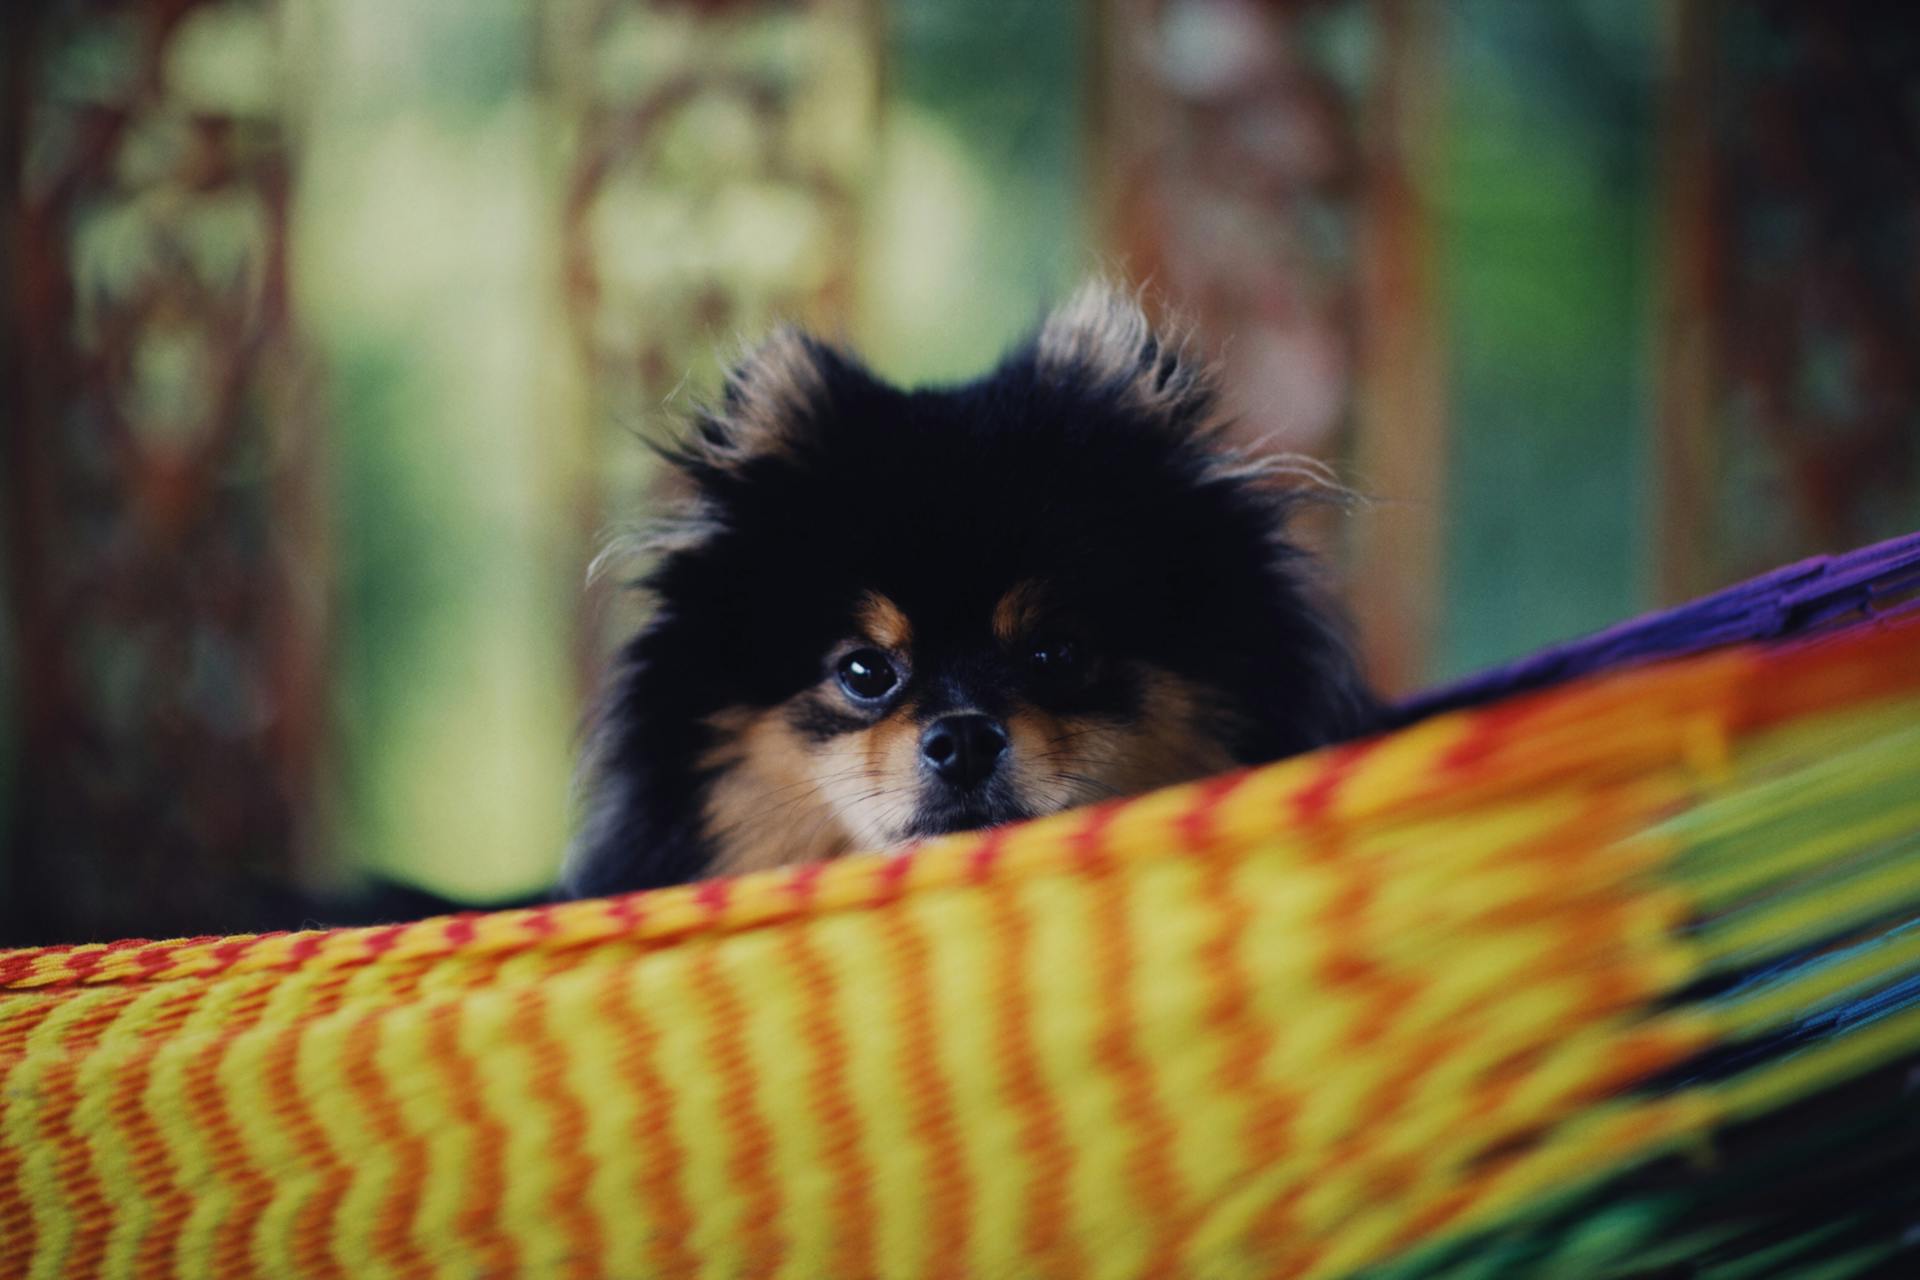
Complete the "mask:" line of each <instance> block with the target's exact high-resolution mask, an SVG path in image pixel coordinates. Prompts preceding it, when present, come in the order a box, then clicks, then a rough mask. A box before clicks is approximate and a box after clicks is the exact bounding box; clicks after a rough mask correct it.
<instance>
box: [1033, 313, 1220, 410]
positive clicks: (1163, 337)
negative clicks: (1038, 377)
mask: <svg viewBox="0 0 1920 1280" xmlns="http://www.w3.org/2000/svg"><path fill="white" fill-rule="evenodd" d="M1194 347H1195V342H1194V338H1193V333H1192V330H1191V329H1190V328H1189V327H1188V326H1187V325H1186V324H1185V323H1183V322H1180V321H1177V320H1176V321H1173V322H1170V323H1168V324H1166V325H1164V326H1162V327H1161V328H1160V329H1159V330H1156V329H1155V328H1154V327H1153V325H1152V324H1151V323H1150V322H1149V321H1148V319H1147V314H1146V312H1145V311H1144V310H1143V309H1142V308H1141V306H1140V302H1139V300H1138V298H1136V297H1135V296H1134V295H1133V294H1131V293H1128V292H1126V291H1123V290H1121V289H1120V288H1118V287H1116V286H1114V285H1113V284H1111V283H1109V282H1107V281H1104V280H1093V281H1089V282H1088V283H1087V284H1084V285H1082V286H1081V287H1080V288H1079V290H1078V291H1076V292H1075V293H1074V295H1073V297H1071V298H1070V299H1068V301H1067V302H1066V304H1065V305H1063V306H1062V307H1061V308H1060V309H1059V310H1057V311H1055V312H1054V313H1053V314H1052V315H1051V316H1049V317H1047V321H1046V323H1045V324H1043V325H1042V326H1041V327H1040V332H1039V334H1038V335H1037V336H1036V337H1035V339H1034V353H1035V356H1036V357H1037V359H1038V362H1039V365H1040V368H1041V369H1042V370H1044V371H1046V372H1047V373H1049V374H1051V375H1052V376H1054V377H1058V378H1066V379H1078V380H1081V381H1084V382H1088V383H1091V384H1092V385H1094V386H1097V387H1100V388H1102V389H1105V390H1108V391H1112V392H1115V393H1117V394H1118V395H1119V396H1120V397H1121V399H1122V400H1123V401H1124V402H1126V403H1128V404H1131V405H1133V406H1134V407H1136V408H1139V409H1142V410H1144V411H1146V412H1147V413H1149V414H1152V415H1153V416H1155V417H1158V418H1161V419H1163V420H1165V421H1167V422H1169V423H1174V424H1178V425H1180V426H1182V427H1184V428H1187V429H1189V430H1205V429H1208V428H1211V427H1215V426H1217V425H1218V422H1217V419H1216V412H1217V411H1216V406H1217V404H1218V400H1219V397H1218V394H1217V392H1218V376H1217V371H1216V370H1215V369H1214V367H1213V366H1212V365H1210V364H1208V363H1207V362H1206V361H1205V360H1203V359H1200V358H1199V357H1198V356H1197V355H1196V354H1195V351H1194Z"/></svg>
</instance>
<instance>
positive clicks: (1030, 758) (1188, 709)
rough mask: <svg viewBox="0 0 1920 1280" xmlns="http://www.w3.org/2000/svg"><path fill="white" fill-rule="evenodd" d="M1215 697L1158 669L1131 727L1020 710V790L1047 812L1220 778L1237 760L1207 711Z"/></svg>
mask: <svg viewBox="0 0 1920 1280" xmlns="http://www.w3.org/2000/svg"><path fill="white" fill-rule="evenodd" d="M1212 700H1213V695H1212V694H1211V693H1210V692H1209V691H1208V690H1207V689H1205V688H1204V687H1202V686H1200V685H1196V684H1194V683H1192V682H1191V681H1188V680H1183V679H1182V678H1180V677H1179V676H1175V675H1171V674H1169V673H1166V672H1154V673H1152V674H1150V675H1148V676H1147V677H1146V678H1145V681H1144V687H1143V689H1142V699H1141V707H1140V711H1139V713H1138V715H1136V716H1135V717H1134V718H1133V719H1132V720H1131V721H1129V722H1126V723H1121V722H1116V721H1113V720H1108V719H1102V718H1098V717H1080V716H1051V715H1048V714H1046V713H1044V712H1041V711H1036V710H1026V711H1022V712H1020V713H1019V714H1017V715H1015V716H1014V717H1013V718H1012V719H1011V720H1010V721H1009V722H1008V725H1007V729H1008V733H1009V736H1010V737H1011V738H1012V740H1013V760H1014V766H1015V768H1016V769H1017V771H1018V774H1017V778H1016V784H1017V785H1018V787H1019V789H1020V793H1021V795H1022V797H1023V798H1024V799H1025V800H1026V802H1027V804H1028V806H1029V807H1030V808H1032V809H1034V810H1036V811H1038V812H1041V813H1049V812H1053V811H1055V810H1058V809H1070V808H1073V807H1075V806H1077V805H1083V804H1093V803H1096V802H1098V801H1101V800H1111V799H1114V798H1116V797H1119V796H1132V795H1139V794H1140V793H1141V792H1144V791H1153V790H1157V789H1158V788H1160V787H1169V786H1172V785H1173V784H1175V783H1177V782H1190V781H1192V780H1193V779H1195V778H1204V777H1207V776H1209V775H1211V774H1215V773H1223V772H1225V771H1226V770H1228V769H1231V768H1233V767H1235V765H1236V764H1237V763H1238V761H1236V760H1235V759H1234V758H1233V753H1232V752H1231V751H1230V750H1229V749H1228V746H1227V744H1226V743H1225V742H1223V741H1222V740H1221V739H1220V738H1219V737H1217V736H1216V734H1215V730H1214V729H1213V728H1212V727H1211V724H1212V721H1211V720H1210V718H1209V717H1208V716H1206V715H1205V714H1204V712H1205V708H1206V707H1207V704H1208V703H1209V702H1210V701H1212Z"/></svg>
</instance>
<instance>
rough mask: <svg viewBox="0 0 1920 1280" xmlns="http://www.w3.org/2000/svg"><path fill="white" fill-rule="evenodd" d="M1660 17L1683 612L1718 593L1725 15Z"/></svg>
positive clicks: (1668, 10)
mask: <svg viewBox="0 0 1920 1280" xmlns="http://www.w3.org/2000/svg"><path fill="white" fill-rule="evenodd" d="M1661 15H1662V23H1661V37H1662V57H1663V63H1662V66H1661V68H1660V72H1661V74H1660V81H1659V85H1660V87H1659V115H1658V127H1659V136H1660V182H1659V196H1658V223H1659V236H1660V243H1659V267H1658V274H1657V279H1658V282H1659V283H1658V286H1657V287H1658V290H1659V292H1658V303H1657V307H1658V309H1657V312H1656V314H1655V316H1654V319H1653V324H1654V350H1655V353H1656V354H1655V367H1656V370H1657V377H1658V379H1659V383H1658V386H1659V394H1658V400H1657V402H1656V405H1655V415H1656V416H1655V424H1656V436H1655V441H1656V443H1655V449H1654V456H1655V475H1656V480H1655V484H1656V490H1657V493H1656V499H1657V503H1658V506H1657V508H1656V514H1655V522H1656V523H1655V527H1654V546H1655V548H1656V554H1655V565H1654V577H1655V581H1656V583H1657V589H1658V591H1659V597H1660V600H1661V602H1662V603H1666V604H1675V603H1678V602H1680V601H1682V600H1688V599H1692V598H1693V597H1694V596H1697V595H1699V594H1700V593H1701V592H1703V591H1706V590H1709V589H1710V588H1712V587H1713V586H1714V585H1716V583H1715V576H1716V575H1715V572H1714V556H1713V543H1714V530H1713V524H1714V505H1715V502H1716V498H1717V495H1716V494H1715V492H1714V483H1713V481H1714V476H1715V475H1716V474H1717V473H1718V469H1719V466H1720V459H1719V457H1718V456H1717V455H1718V449H1717V447H1716V440H1715V436H1716V430H1717V427H1716V423H1715V412H1716V398H1715V397H1716V392H1717V386H1718V376H1719V375H1718V373H1717V371H1716V367H1715V365H1716V358H1717V353H1716V347H1717V340H1718V336H1717V325H1718V319H1717V317H1718V313H1719V309H1720V300H1719V296H1718V295H1719V292H1720V282H1719V279H1718V272H1717V267H1718V264H1719V261H1720V253H1721V247H1720V244H1719V231H1718V229H1717V222H1718V219H1717V217H1716V214H1715V204H1716V201H1717V190H1716V188H1717V183H1716V181H1715V172H1716V166H1717V163H1718V162H1717V160H1716V157H1715V155H1714V149H1713V65H1714V40H1713V33H1714V32H1715V31H1716V30H1717V29H1718V27H1719V6H1718V5H1717V3H1715V0H1665V3H1664V4H1663V5H1662V6H1661Z"/></svg>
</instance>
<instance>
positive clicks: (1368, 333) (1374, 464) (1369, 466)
mask: <svg viewBox="0 0 1920 1280" xmlns="http://www.w3.org/2000/svg"><path fill="white" fill-rule="evenodd" d="M1371 9H1372V13H1373V18H1374V30H1375V31H1376V33H1377V39H1378V41H1379V54H1378V57H1379V63H1378V65H1377V67H1376V68H1375V71H1374V74H1373V77H1372V82H1371V84H1370V86H1369V89H1368V96H1367V102H1366V106H1365V111H1364V117H1365V120H1366V125H1365V128H1364V129H1363V130H1362V134H1361V148H1362V152H1363V154H1364V163H1363V166H1362V195H1361V199H1360V211H1359V221H1360V241H1359V243H1360V249H1359V255H1358V263H1357V290H1358V295H1359V308H1358V324H1357V328H1358V334H1357V339H1356V341H1357V344H1358V348H1359V406H1358V408H1359V413H1358V415H1357V421H1356V430H1355V432H1354V440H1353V449H1352V455H1353V473H1354V475H1355V477H1356V480H1357V483H1358V484H1359V485H1361V486H1362V487H1363V488H1364V490H1365V492H1366V494H1367V495H1368V496H1369V497H1370V498H1371V499H1372V500H1371V501H1369V502H1367V503H1366V504H1365V505H1363V506H1362V507H1361V509H1360V510H1359V511H1358V512H1357V513H1356V514H1355V517H1354V536H1353V543H1352V553H1351V555H1350V557H1349V559H1348V562H1347V563H1348V590H1349V595H1350V597H1351V599H1352V601H1353V612H1354V620H1355V622H1356V623H1357V624H1358V626H1359V629H1360V635H1361V638H1362V641H1363V643H1364V645H1365V652H1366V656H1367V667H1368V671H1369V672H1370V673H1371V674H1372V676H1373V678H1374V679H1375V680H1376V681H1377V682H1378V683H1379V684H1380V686H1381V687H1382V688H1383V689H1386V690H1388V691H1390V692H1394V693H1406V692H1409V691H1411V690H1413V689H1415V688H1417V687H1419V685H1420V683H1421V682H1422V680H1423V679H1424V678H1425V677H1426V676H1427V675H1428V674H1429V672H1428V664H1429V661H1430V655H1431V654H1432V651H1433V647H1434V639H1435V631H1436V628H1437V626H1438V622H1439V618H1440V609H1441V604H1442V601H1443V599H1444V593H1445V582H1446V562H1445V551H1446V544H1445V540H1446V524H1445V514H1446V489H1447V376H1446V354H1445V351H1444V348H1443V345H1442V341H1441V325H1440V305H1439V298H1438V295H1437V291H1436V284H1435V280H1434V275H1435V271H1436V269H1437V265H1436V258H1437V247H1436V244H1435V228H1434V217H1433V212H1432V209H1433V194H1432V191H1431V190H1430V184H1431V181H1432V178H1433V171H1434V165H1433V156H1434V154H1435V151H1436V147H1437V140H1438V138H1439V135H1440V131H1441V105H1442V104H1441V97H1442V95H1443V92H1444V71H1443V66H1444V54H1443V51H1442V46H1441V40H1442V33H1441V30H1440V28H1441V23H1440V21H1439V14H1438V11H1437V9H1436V8H1435V6H1433V5H1431V4H1427V3H1422V2H1421V0H1373V4H1372V5H1371Z"/></svg>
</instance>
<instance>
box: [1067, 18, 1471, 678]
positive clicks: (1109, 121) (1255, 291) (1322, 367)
mask: <svg viewBox="0 0 1920 1280" xmlns="http://www.w3.org/2000/svg"><path fill="white" fill-rule="evenodd" d="M1427 8H1428V7H1427V6H1422V5H1415V4H1410V3H1406V2H1404V0H1371V2H1368V0H1106V3H1104V4H1102V5H1101V6H1100V7H1099V10H1098V14H1099V28H1098V50H1099V59H1098V63H1099V67H1100V71H1099V77H1098V84H1097V86H1096V94H1097V97H1096V110H1095V121H1096V126H1095V129H1096V138H1097V144H1098V145H1097V150H1098V159H1097V169H1098V173H1099V181H1100V185H1101V189H1102V190H1101V207H1102V209H1103V212H1104V215H1105V218H1106V221H1107V234H1106V239H1107V243H1108V244H1109V245H1110V246H1111V248H1112V250H1113V251H1114V253H1115V254H1116V255H1117V257H1118V260H1119V261H1118V266H1119V268H1120V269H1121V270H1122V271H1124V272H1125V273H1126V274H1127V275H1128V276H1129V277H1131V278H1133V279H1135V280H1140V281H1145V282H1147V284H1148V301H1149V302H1150V303H1151V302H1154V301H1165V302H1169V303H1171V304H1172V305H1173V306H1175V307H1176V308H1177V309H1178V310H1179V311H1180V312H1182V313H1183V314H1185V315H1188V316H1191V317H1192V318H1193V319H1195V320H1196V321H1198V323H1199V324H1200V326H1201V328H1202V330H1203V332H1204V334H1205V336H1206V339H1207V344H1208V346H1209V347H1210V348H1211V349H1212V350H1215V351H1221V352H1224V372H1225V376H1226V381H1227V387H1228V394H1229V398H1230V400H1231V407H1232V408H1233V410H1234V411H1235V413H1236V416H1237V418H1238V421H1239V422H1240V423H1241V430H1242V431H1243V432H1244V434H1245V436H1246V437H1247V438H1248V440H1249V441H1255V442H1259V443H1261V444H1263V445H1270V446H1272V447H1276V448H1279V449H1284V450H1289V451H1293V452H1296V453H1300V454H1304V455H1307V456H1309V457H1311V458H1313V459H1316V460H1318V461H1319V462H1321V463H1324V464H1326V465H1328V466H1329V467H1331V468H1332V471H1333V474H1336V475H1337V476H1338V477H1339V478H1340V480H1341V481H1342V482H1344V483H1345V484H1347V485H1350V486H1351V487H1352V488H1354V489H1355V490H1357V491H1359V493H1360V494H1361V495H1362V496H1363V498H1367V499H1377V500H1378V501H1377V503H1374V504H1372V505H1367V504H1364V503H1363V504H1362V506H1361V507H1360V509H1359V511H1358V513H1357V514H1356V516H1355V518H1354V519H1353V520H1352V521H1350V522H1335V521H1333V520H1330V519H1327V520H1323V521H1321V522H1319V523H1317V524H1315V525H1311V526H1309V527H1307V528H1306V529H1304V530H1303V531H1302V532H1303V533H1304V535H1305V536H1306V537H1307V539H1308V540H1309V541H1311V542H1314V543H1316V544H1318V545H1319V546H1320V548H1321V549H1322V550H1324V551H1327V552H1329V553H1331V554H1333V555H1334V556H1336V557H1337V558H1339V559H1340V560H1342V561H1344V563H1345V565H1346V570H1347V572H1346V577H1347V578H1348V579H1349V580H1350V582H1351V583H1352V584H1353V586H1354V593H1353V603H1354V608H1355V612H1356V614H1357V615H1358V621H1359V623H1360V626H1361V630H1362V638H1363V642H1364V644H1365V646H1366V648H1367V650H1368V656H1369V666H1370V668H1371V669H1372V670H1373V672H1374V673H1375V675H1376V678H1378V679H1380V680H1381V681H1382V683H1383V684H1385V685H1386V686H1387V687H1389V688H1400V687H1407V686H1409V685H1411V684H1413V683H1415V682H1416V681H1417V680H1418V679H1419V677H1420V676H1421V674H1422V672H1423V668H1424V666H1425V663H1426V659H1427V650H1428V647H1429V644H1430V640H1431V632H1432V630H1433V614H1434V610H1435V608H1436V607H1437V595H1436V592H1437V584H1438V578H1439V558H1440V546H1439V543H1440V525H1439V510H1438V505H1439V496H1440V493H1441V490H1442V484H1441V478H1442V475H1443V473H1444V465H1443V464H1444V459H1443V456H1442V448H1443V440H1442V432H1443V426H1444V412H1443V395H1442V388H1441V383H1442V361H1441V358H1440V349H1439V346H1438V337H1437V329H1436V326H1435V324H1434V322H1433V304H1432V289H1431V283H1430V279H1429V276H1430V270H1429V263H1430V258H1431V245H1430V240H1431V237H1430V234H1429V231H1428V227H1429V224H1430V219H1429V214H1428V209H1427V205H1426V202H1425V198H1424V192H1423V189H1422V185H1421V182H1420V181H1419V178H1420V174H1419V165H1420V163H1421V160H1422V155H1423V152H1424V151H1425V150H1426V149H1427V148H1428V147H1429V146H1430V143H1431V139H1432V135H1433V132H1434V130H1435V129H1436V128H1437V110H1436V108H1435V105H1434V100H1435V98H1436V97H1437V96H1438V95H1437V87H1438V82H1439V67H1438V62H1437V56H1438V55H1437V53H1436V52H1435V46H1436V44H1437V40H1436V38H1435V32H1434V30H1433V26H1434V24H1433V23H1432V22H1430V21H1428V20H1427V19H1426V18H1425V17H1424V16H1423V15H1424V14H1425V11H1426V10H1427Z"/></svg>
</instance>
